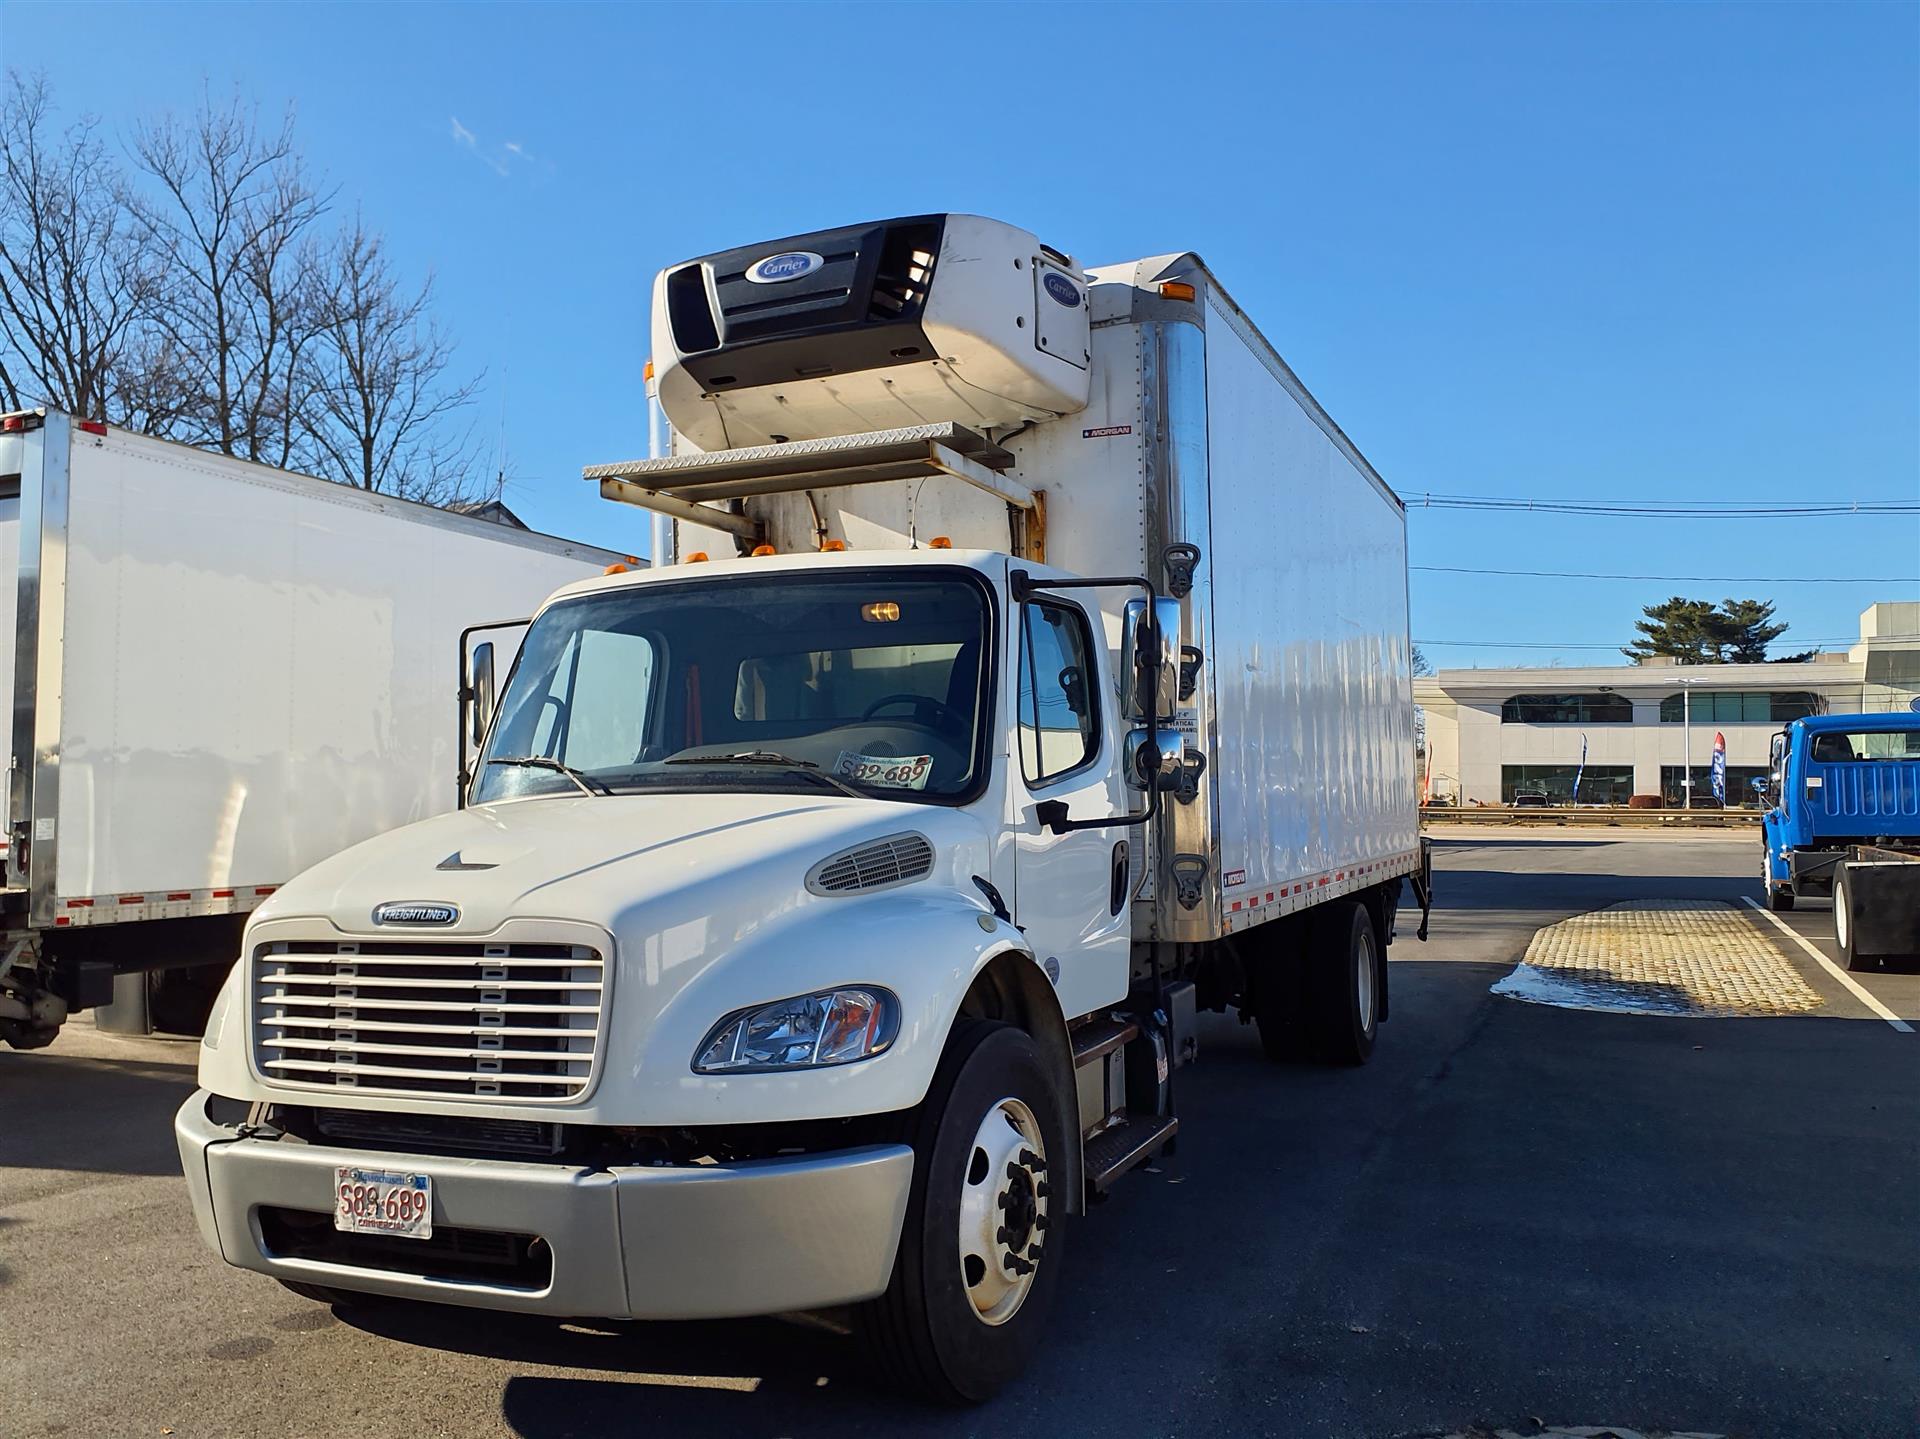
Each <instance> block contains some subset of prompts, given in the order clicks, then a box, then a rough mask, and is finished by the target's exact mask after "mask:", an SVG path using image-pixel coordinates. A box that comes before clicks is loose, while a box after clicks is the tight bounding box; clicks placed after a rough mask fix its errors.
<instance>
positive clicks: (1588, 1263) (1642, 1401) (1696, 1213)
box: [0, 827, 1920, 1439]
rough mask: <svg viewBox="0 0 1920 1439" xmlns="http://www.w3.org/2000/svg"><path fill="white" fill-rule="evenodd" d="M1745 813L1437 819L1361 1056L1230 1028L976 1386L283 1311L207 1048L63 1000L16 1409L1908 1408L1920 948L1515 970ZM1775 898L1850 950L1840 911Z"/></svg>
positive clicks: (1538, 1417) (741, 1346)
mask: <svg viewBox="0 0 1920 1439" xmlns="http://www.w3.org/2000/svg"><path fill="white" fill-rule="evenodd" d="M1756 844H1757V841H1756V840H1754V839H1752V838H1749V837H1746V836H1741V837H1738V838H1728V837H1726V836H1724V835H1721V834H1703V835H1699V836H1672V837H1668V836H1658V837H1647V838H1639V837H1627V838H1615V837H1611V836H1603V835H1599V834H1594V833H1591V832H1578V833H1570V834H1564V835H1562V834H1557V833H1554V832H1552V831H1544V830H1528V831H1498V830H1476V829H1470V828H1465V827H1462V828H1459V829H1456V830H1452V831H1449V832H1446V833H1442V834H1437V835H1436V856H1437V865H1438V869H1439V877H1438V880H1437V887H1438V891H1439V900H1440V908H1439V910H1438V911H1437V913H1436V915H1435V919H1434V925H1433V937H1432V941H1431V942H1430V943H1428V944H1426V945H1424V946H1422V945H1419V944H1416V943H1414V942H1413V941H1412V939H1411V936H1410V935H1406V936H1404V937H1403V942H1402V943H1400V944H1397V945H1395V946H1394V949H1393V958H1394V960H1395V963H1394V966H1393V969H1392V999H1393V1018H1392V1021H1391V1022H1390V1024H1389V1025H1388V1026H1387V1027H1386V1029H1385V1030H1384V1031H1383V1034H1382V1039H1381V1044H1380V1048H1379V1051H1378V1053H1377V1054H1376V1057H1375V1060H1374V1062H1373V1064H1371V1065H1370V1066H1368V1067H1367V1068H1366V1069H1364V1070H1359V1071H1342V1072H1332V1071H1324V1070H1317V1069H1312V1068H1305V1067H1300V1068H1289V1067H1276V1066H1273V1065H1270V1064H1268V1063H1266V1062H1265V1061H1264V1060H1263V1059H1262V1058H1261V1055H1260V1050H1259V1045H1258V1043H1257V1041H1256V1039H1255V1038H1254V1036H1253V1034H1252V1032H1251V1031H1250V1030H1247V1029H1243V1028H1241V1027H1240V1026H1239V1025H1238V1024H1237V1023H1236V1022H1234V1021H1233V1020H1230V1019H1226V1018H1221V1017H1210V1018H1209V1020H1208V1022H1207V1024H1206V1027H1205V1028H1204V1030H1203V1035H1202V1056H1201V1059H1202V1062H1201V1063H1200V1064H1199V1065H1198V1066H1197V1067H1195V1068H1194V1069H1192V1070H1190V1071H1187V1072H1185V1074H1184V1075H1183V1089H1182V1095H1181V1109H1182V1114H1183V1128H1182V1138H1181V1144H1180V1150H1179V1153H1178V1155H1177V1156H1175V1157H1173V1158H1170V1159H1167V1160H1166V1161H1164V1162H1163V1163H1162V1164H1161V1165H1159V1166H1157V1170H1156V1172H1153V1173H1148V1174H1142V1175H1139V1176H1136V1177H1134V1178H1133V1179H1131V1180H1129V1181H1128V1182H1127V1183H1125V1184H1123V1185H1122V1186H1121V1187H1120V1188H1119V1190H1118V1191H1117V1192H1116V1194H1115V1195H1114V1197H1113V1199H1112V1200H1111V1201H1110V1202H1109V1203H1107V1204H1105V1205H1103V1206H1101V1207H1100V1208H1099V1209H1097V1210H1096V1211H1095V1212H1094V1213H1093V1214H1092V1215H1091V1216H1090V1217H1089V1218H1088V1219H1086V1220H1085V1221H1082V1222H1081V1223H1079V1224H1078V1225H1077V1226H1075V1228H1074V1229H1073V1231H1072V1232H1071V1234H1070V1245H1071V1247H1070V1249H1069V1251H1068V1255H1067V1260H1066V1263H1067V1272H1066V1274H1065V1275H1064V1283H1063V1284H1062V1286H1061V1292H1060V1302H1059V1304H1058V1307H1057V1309H1056V1312H1055V1316H1054V1330H1055V1334H1054V1338H1053V1342H1052V1344H1051V1345H1050V1347H1049V1348H1048V1349H1047V1350H1046V1352H1045V1353H1044V1354H1043V1355H1042V1357H1041V1359H1040V1361H1039V1363H1038V1364H1037V1365H1036V1367H1035V1368H1034V1370H1033V1371H1032V1372H1031V1373H1030V1374H1029V1375H1028V1376H1027V1378H1026V1379H1025V1381H1024V1382H1022V1383H1020V1384H1018V1385H1016V1386H1015V1387H1014V1388H1012V1389H1011V1390H1010V1391H1009V1392H1007V1393H1006V1394H1005V1395H1003V1396H1002V1397H1001V1398H1000V1399H999V1400H997V1401H996V1402H995V1403H993V1404H991V1405H989V1406H987V1407H986V1408H984V1409H981V1410H976V1411H968V1412H957V1413H956V1412H946V1411H929V1410H925V1409H920V1408H916V1407H913V1406H910V1405H907V1404H904V1403H902V1402H901V1401H899V1400H896V1399H893V1398H890V1397H887V1396H885V1395H882V1394H879V1393H876V1392H874V1391H873V1390H872V1389H870V1388H869V1387H867V1386H866V1385H864V1384H863V1383H862V1380H861V1374H860V1367H859V1358H858V1355H857V1353H855V1352H854V1351H853V1349H852V1348H851V1346H850V1345H848V1344H847V1343H846V1342H845V1341H844V1340H843V1339H842V1338H841V1337H840V1336H839V1335H838V1334H837V1333H836V1332H834V1330H833V1328H832V1327H831V1325H829V1324H827V1323H824V1322H820V1321H795V1320H766V1321H755V1322H751V1323H730V1324H704V1325H674V1326H636V1327H622V1326H602V1325H594V1324H579V1325H560V1324H552V1323H546V1322H535V1321H526V1320H518V1319H510V1318H504V1317H501V1316H495V1315H486V1314H481V1313H477V1312H470V1311H458V1310H439V1309H424V1308H422V1309H412V1308H399V1309H389V1310H379V1311H369V1312H367V1313H366V1314H364V1315H362V1314H360V1313H357V1312H356V1313H348V1312H345V1311H342V1312H341V1313H339V1314H338V1315H336V1314H335V1313H333V1312H331V1311H329V1310H327V1309H325V1308H323V1307H321V1306H319V1305H315V1304H311V1303H309V1302H307V1301H305V1300H302V1299H298V1298H296V1297H294V1296H293V1295H291V1294H289V1293H286V1292H284V1291H282V1290H281V1289H279V1288H278V1287H277V1286H275V1285H274V1284H273V1283H271V1282H270V1281H268V1280H266V1279H263V1278H260V1277H258V1276H255V1275H252V1274H246V1273H242V1272H240V1271H237V1270H232V1269H229V1268H227V1267H226V1266H224V1265H223V1264H221V1263H220V1262H219V1261H217V1260H216V1259H215V1258H214V1257H213V1256H212V1255H211V1254H209V1253H208V1252H207V1251H206V1250H204V1249H203V1248H202V1247H201V1244H200V1241H199V1239H198V1237H197V1236H196V1233H195V1230H194V1226H193V1221H192V1218H191V1216H190V1214H189V1212H188V1209H187V1204H186V1197H185V1191H184V1186H183V1182H182V1180H181V1178H180V1176H179V1173H178V1161H177V1158H176V1156H175V1152H174V1149H173V1144H172V1137H171V1133H170V1130H169V1122H170V1119H171V1116H172V1112H173V1110H174V1108H175V1107H177V1105H178V1104H179V1102H180V1100H181V1099H182V1098H183V1097H184V1096H185V1095H186V1093H187V1092H188V1091H189V1089H190V1088H191V1084H192V1062H193V1057H194V1056H193V1048H192V1046H191V1045H190V1044H187V1043H181V1042H168V1041H161V1040H142V1041H131V1040H119V1039H114V1038H112V1037H109V1036H104V1035H100V1034H97V1033H95V1032H94V1031H93V1030H92V1029H91V1027H90V1026H86V1025H75V1026H73V1027H72V1028H71V1029H70V1030H69V1032H68V1033H67V1034H66V1035H64V1036H63V1037H62V1039H61V1040H60V1042H59V1043H58V1044H57V1045H56V1046H55V1047H54V1048H52V1049H50V1050H48V1051H44V1052H41V1053H35V1054H17V1053H14V1052H11V1051H0V1104H4V1106H5V1111H4V1117H3V1118H0V1394H3V1395H5V1396H6V1397H5V1399H4V1401H0V1432H4V1433H6V1434H10V1435H11V1434H18V1435H51V1434H73V1435H96V1434H113V1435H169V1434H170V1435H176V1436H183V1439H186V1436H201V1435H252V1434H259V1435H333V1434H351V1435H355V1436H363V1439H377V1436H386V1435H395V1436H409V1439H421V1436H428V1435H462V1436H481V1435H501V1434H507V1435H520V1436H527V1437H528V1439H557V1436H563V1435H593V1434H602V1433H616V1432H618V1433H635V1434H642V1433H647V1434H691V1433H717V1434H727V1435H735V1434H739V1435H763V1434H764V1435H784V1434H832V1435H836V1436H845V1435H854V1434H876V1435H877V1434H889V1435H891V1434H901V1433H916V1434H918V1433H925V1434H956V1435H957V1434H983V1435H984V1434H1003V1433H1010V1432H1033V1433H1047V1434H1062V1435H1073V1434H1091V1433H1108V1434H1112V1433H1120V1434H1181V1435H1185V1434H1195V1435H1218V1434H1243V1433H1246V1434H1252V1433H1264V1434H1277V1435H1313V1436H1355V1439H1388V1436H1415V1435H1447V1434H1455V1433H1460V1432H1464V1431H1468V1430H1470V1429H1471V1428H1472V1427H1473V1426H1476V1425H1478V1426H1483V1427H1484V1429H1485V1430H1486V1431H1489V1432H1490V1431H1491V1430H1493V1429H1496V1428H1511V1429H1514V1430H1517V1431H1519V1432H1523V1433H1530V1432H1538V1429H1539V1427H1540V1426H1541V1425H1543V1424H1545V1425H1569V1426H1574V1425H1615V1426H1625V1427H1630V1428H1632V1429H1635V1430H1639V1431H1642V1432H1654V1431H1702V1432H1707V1433H1713V1434H1723V1435H1752V1436H1782V1439H1788V1436H1790V1437H1791V1439H1802V1436H1812V1435H1829V1434H1830V1435H1846V1436H1849V1439H1857V1436H1877V1435H1887V1436H1895V1435H1910V1434H1912V1433H1914V1432H1915V1430H1916V1415H1917V1414H1920V1302H1917V1301H1920V1033H1916V1032H1902V1031H1901V1030H1900V1029H1898V1028H1896V1027H1895V1026H1894V1025H1893V1024H1891V1023H1889V1022H1888V1021H1887V1019H1886V1018H1885V1017H1883V1016H1882V1015H1881V1014H1879V1013H1877V1012H1876V1009H1875V1007H1874V1006H1875V1005H1878V1006H1879V1007H1880V1008H1881V1009H1884V1010H1886V1011H1888V1012H1890V1013H1891V1014H1892V1015H1894V1016H1895V1017H1897V1018H1901V1019H1904V1020H1907V1021H1914V1022H1915V1024H1914V1028H1915V1029H1920V974H1911V973H1902V974H1875V975H1870V976H1865V977H1861V978H1860V983H1861V986H1862V988H1863V989H1864V991H1865V993H1866V994H1867V995H1868V996H1870V997H1871V998H1870V999H1863V998H1862V997H1860V995H1858V994H1856V993H1854V992H1853V991H1852V990H1850V989H1849V988H1848V987H1847V986H1846V985H1845V984H1844V983H1843V982H1842V981H1841V980H1839V979H1838V978H1836V977H1835V975H1834V974H1833V973H1831V972H1829V971H1828V970H1827V969H1826V968H1825V967H1823V966H1822V965H1821V964H1820V963H1819V962H1818V961H1817V959H1816V958H1815V957H1814V954H1813V953H1811V952H1809V950H1807V949H1803V948H1802V947H1801V946H1800V945H1799V944H1796V943H1794V942H1793V941H1792V940H1791V939H1790V938H1789V937H1788V936H1786V935H1785V934H1783V933H1782V932H1781V931H1780V930H1779V929H1777V928H1775V927H1774V926H1773V925H1772V924H1771V923H1770V922H1769V921H1768V920H1767V919H1766V918H1765V917H1764V916H1762V915H1760V914H1759V913H1757V912H1755V911H1752V910H1750V909H1745V908H1740V909H1737V910H1735V911H1732V912H1733V913H1738V914H1741V915H1743V916H1744V920H1743V922H1744V923H1748V924H1751V925H1752V926H1754V927H1755V930H1756V932H1758V933H1760V934H1762V935H1764V936H1767V937H1768V938H1767V943H1768V945H1769V946H1770V948H1769V949H1768V951H1767V953H1768V954H1769V955H1772V956H1775V957H1776V958H1775V959H1774V961H1773V962H1774V963H1776V964H1777V965H1778V966H1780V967H1781V972H1782V974H1783V976H1784V977H1785V978H1788V979H1791V980H1792V981H1793V982H1794V983H1795V984H1797V985H1799V986H1804V988H1805V989H1808V990H1811V991H1812V993H1813V996H1814V998H1813V1000H1812V1001H1810V1002H1804V1003H1806V1007H1803V1008H1802V1009H1801V1010H1800V1011H1799V1012H1796V1013H1792V1014H1768V1015H1766V1016H1765V1017H1751V1018H1719V1017H1715V1018H1695V1017H1684V1016H1672V1015H1647V1014H1627V1013H1603V1012H1594V1011H1590V1010H1580V1009H1565V1008H1557V1007H1551V1006H1548V1005H1543V1004H1536V1003H1527V1002H1523V1001H1521V1000H1517V999H1512V998H1505V997H1501V996H1496V995H1493V994H1490V993H1489V988H1490V986H1492V985H1494V984H1495V983H1496V982H1499V981H1501V980H1503V979H1504V978H1505V977H1507V976H1508V975H1509V974H1510V973H1511V971H1513V969H1514V964H1515V961H1516V960H1517V959H1518V958H1519V957H1520V956H1521V955H1522V954H1523V953H1525V952H1526V951H1527V949H1528V946H1529V943H1530V942H1531V941H1532V940H1533V938H1534V936H1535V934H1536V932H1537V931H1539V930H1540V929H1542V928H1543V927H1544V926H1547V925H1551V924H1555V923H1557V922H1559V921H1562V920H1565V919H1568V918H1569V917H1571V916H1574V915H1579V914H1583V913H1585V912H1588V911H1593V910H1598V909H1601V908H1603V907H1606V906H1610V905H1616V904H1621V903H1625V902H1631V901H1643V902H1653V904H1654V905H1655V906H1656V907H1657V906H1659V905H1662V904H1666V903H1669V902H1672V903H1676V904H1677V903H1681V902H1685V901H1697V900H1717V901H1724V902H1728V903H1730V904H1733V905H1736V906H1737V905H1738V903H1739V901H1740V899H1741V897H1742V896H1753V895H1756V894H1757V890H1758V886H1757V883H1756V881H1755V878H1754V871H1755V868H1756V862H1755V856H1754V849H1755V846H1756ZM1783 918H1784V919H1785V921H1786V922H1787V925H1788V927H1789V928H1790V929H1791V930H1792V931H1793V932H1794V934H1796V935H1799V936H1801V937H1803V938H1804V939H1805V941H1806V943H1807V944H1808V945H1809V946H1811V948H1812V950H1815V951H1822V952H1825V953H1826V954H1828V955H1831V953H1832V945H1831V941H1830V937H1829V930H1830V921H1829V918H1828V916H1827V914H1826V912H1825V910H1824V907H1823V908H1820V909H1815V910H1810V911H1805V912H1796V913H1794V914H1792V915H1788V916H1783ZM1722 922H1725V921H1722ZM1788 970H1790V971H1791V973H1790V974H1787V971H1788ZM1795 993H1799V990H1798V989H1796V990H1795Z"/></svg>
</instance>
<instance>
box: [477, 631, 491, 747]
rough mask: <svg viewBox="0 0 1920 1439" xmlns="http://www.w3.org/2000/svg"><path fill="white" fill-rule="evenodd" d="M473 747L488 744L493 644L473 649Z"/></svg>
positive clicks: (478, 645)
mask: <svg viewBox="0 0 1920 1439" xmlns="http://www.w3.org/2000/svg"><path fill="white" fill-rule="evenodd" d="M472 716H473V747H474V748H475V749H478V748H480V746H481V745H483V744H485V743H486V742H487V721H488V720H490V719H492V718H493V642H492V641H491V640H482V641H480V643H479V644H477V645H475V646H474V647H473V710H472Z"/></svg>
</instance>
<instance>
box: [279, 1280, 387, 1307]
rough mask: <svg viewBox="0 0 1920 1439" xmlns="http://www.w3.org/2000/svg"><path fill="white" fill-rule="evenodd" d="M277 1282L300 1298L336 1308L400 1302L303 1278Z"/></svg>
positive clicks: (381, 1295) (380, 1305)
mask: <svg viewBox="0 0 1920 1439" xmlns="http://www.w3.org/2000/svg"><path fill="white" fill-rule="evenodd" d="M279 1283H280V1287H281V1288H282V1289H285V1290H287V1291H288V1292H289V1293H293V1294H298V1295H299V1296H300V1297H301V1298H302V1299H311V1300H312V1301H313V1302H314V1303H315V1304H329V1305H332V1306H333V1307H335V1308H337V1309H374V1308H380V1307H384V1306H386V1305H389V1304H396V1303H399V1302H401V1301H399V1300H395V1299H389V1298H388V1297H387V1296H386V1295H384V1294H362V1293H360V1292H359V1291H358V1290H357V1289H335V1288H334V1287H333V1286H332V1285H331V1284H309V1283H307V1282H306V1281H305V1280H303V1279H282V1280H280V1281H279Z"/></svg>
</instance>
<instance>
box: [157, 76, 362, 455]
mask: <svg viewBox="0 0 1920 1439" xmlns="http://www.w3.org/2000/svg"><path fill="white" fill-rule="evenodd" d="M132 148H133V156H134V161H135V163H136V164H137V165H138V167H139V168H140V169H141V170H142V171H143V172H144V173H145V174H146V175H147V176H148V177H149V178H150V179H151V180H152V181H153V182H154V184H153V188H154V191H155V193H154V194H153V195H151V196H141V197H138V198H136V199H135V200H134V202H133V206H132V208H133V213H134V215H135V217H136V219H137V221H138V223H139V226H140V229H141V232H142V235H143V238H144V240H145V242H146V244H147V245H148V246H149V248H150V250H151V252H152V253H154V254H155V255H157V256H159V257H161V258H162V259H163V260H164V262H165V264H166V266H167V269H168V271H169V273H170V274H171V275H172V277H173V284H172V285H171V287H170V289H169V292H168V302H167V303H166V304H165V305H164V306H163V307H162V309H161V311H160V314H159V317H158V322H157V328H158V330H159V339H158V340H157V342H156V346H155V350H154V355H153V357H154V358H156V359H158V360H162V361H164V363H163V365H162V371H161V373H162V374H163V375H164V376H165V377H167V378H168V380H169V383H168V384H166V385H165V386H163V387H162V388H163V391H172V392H174V393H175V394H176V397H177V400H178V404H177V405H176V407H175V408H176V410H177V413H176V414H175V415H174V417H173V419H172V421H171V423H170V425H169V428H170V429H171V430H172V431H173V432H174V434H175V436H176V438H179V439H184V440H188V441H190V442H192V443H196V444H202V445H206V446H208V447H209V448H212V449H216V450H220V451H222V452H224V453H226V454H229V455H238V456H241V457H242V458H244V459H249V460H259V461H262V462H264V463H267V464H272V465H283V466H284V465H289V464H293V463H296V462H297V461H298V460H299V459H300V458H301V456H300V454H299V445H300V443H301V440H302V437H303V436H304V434H305V431H306V426H305V425H304V423H303V421H302V411H303V409H304V407H305V404H306V401H307V399H308V390H309V381H308V379H307V376H306V369H305V355H306V349H307V346H308V344H309V343H310V341H311V339H312V337H313V333H314V321H313V316H312V302H313V296H314V294H315V291H316V279H315V275H314V270H313V266H314V257H315V254H316V250H315V247H314V245H313V243H312V240H313V236H312V234H311V233H310V232H311V230H312V227H313V225H314V222H315V221H317V220H318V219H319V218H320V217H321V216H322V215H323V214H324V213H325V212H326V208H327V205H328V202H329V200H330V199H331V196H330V195H328V194H323V193H322V192H321V191H319V190H318V189H317V188H316V187H315V186H314V184H313V183H312V182H311V181H310V180H309V179H308V177H307V174H306V170H305V167H304V166H303V165H302V163H301V160H300V157H299V154H298V152H297V151H296V150H295V148H294V142H293V117H292V116H291V114H289V115H288V116H286V117H285V118H284V119H283V120H282V121H281V124H280V127H279V129H278V130H276V131H267V130H263V129H261V128H260V125H259V122H258V118H257V116H256V115H254V114H253V113H252V112H249V111H247V110H246V109H244V108H243V107H242V106H241V104H240V102H239V101H238V100H237V99H235V100H233V101H231V102H229V103H228V104H227V105H226V106H225V107H224V108H222V107H216V106H215V105H214V104H213V102H212V101H211V99H206V100H203V101H202V103H201V106H200V108H199V110H198V111H197V112H196V113H195V114H194V116H193V119H192V122H191V123H190V124H188V123H183V122H181V121H180V120H178V119H176V118H173V117H167V118H165V119H162V120H161V121H159V122H157V123H154V124H149V125H143V126H141V127H139V128H138V129H137V130H136V131H135V134H134V139H133V146H132ZM148 398H149V399H154V398H157V397H154V396H149V397H148ZM163 407H164V405H163Z"/></svg>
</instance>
